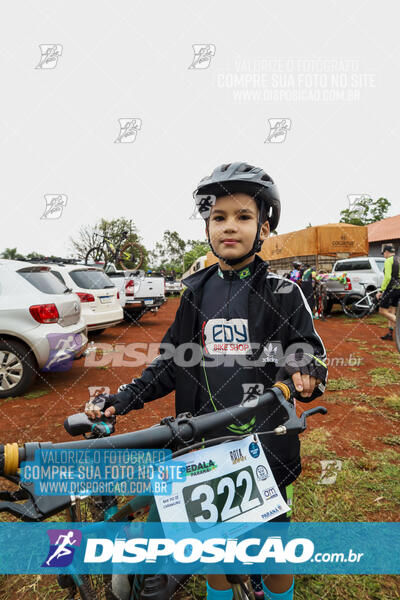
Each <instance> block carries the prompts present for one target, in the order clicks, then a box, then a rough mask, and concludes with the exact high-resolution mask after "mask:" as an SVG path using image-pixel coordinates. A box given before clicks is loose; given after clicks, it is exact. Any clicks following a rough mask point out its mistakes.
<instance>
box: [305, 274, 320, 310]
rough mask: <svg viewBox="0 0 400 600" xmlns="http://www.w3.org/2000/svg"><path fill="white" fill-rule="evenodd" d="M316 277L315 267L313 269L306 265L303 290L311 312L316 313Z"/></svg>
mask: <svg viewBox="0 0 400 600" xmlns="http://www.w3.org/2000/svg"><path fill="white" fill-rule="evenodd" d="M316 275H317V274H316V272H315V268H314V267H311V265H304V271H303V275H302V278H301V289H302V290H303V294H304V295H305V297H306V300H307V302H308V306H309V307H310V309H311V312H314V308H315V295H314V287H315V278H316Z"/></svg>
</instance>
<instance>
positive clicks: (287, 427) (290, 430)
mask: <svg viewBox="0 0 400 600" xmlns="http://www.w3.org/2000/svg"><path fill="white" fill-rule="evenodd" d="M293 411H294V416H293V414H291V415H290V416H289V419H288V420H287V421H285V423H284V424H283V425H279V426H278V427H276V428H275V429H274V433H275V434H276V435H285V434H289V435H297V434H299V433H303V431H305V430H306V429H307V417H310V416H311V415H314V414H316V413H321V414H322V415H326V413H327V412H328V411H327V409H326V408H325V406H316V407H315V408H310V409H309V410H305V411H304V412H302V413H301V415H300V417H298V416H297V415H296V411H295V409H294V407H293Z"/></svg>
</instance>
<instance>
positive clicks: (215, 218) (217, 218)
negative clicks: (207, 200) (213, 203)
mask: <svg viewBox="0 0 400 600" xmlns="http://www.w3.org/2000/svg"><path fill="white" fill-rule="evenodd" d="M223 218H224V217H223V216H221V215H215V217H213V221H222V220H223Z"/></svg>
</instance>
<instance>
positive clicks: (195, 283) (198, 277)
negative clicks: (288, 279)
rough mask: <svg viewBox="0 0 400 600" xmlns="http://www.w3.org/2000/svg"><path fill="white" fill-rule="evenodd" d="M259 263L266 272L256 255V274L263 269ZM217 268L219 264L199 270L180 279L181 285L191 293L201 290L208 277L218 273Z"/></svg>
mask: <svg viewBox="0 0 400 600" xmlns="http://www.w3.org/2000/svg"><path fill="white" fill-rule="evenodd" d="M261 263H263V265H264V268H265V270H266V265H265V262H264V261H263V259H262V258H260V256H258V254H256V255H255V257H254V267H255V271H256V272H257V273H259V272H260V271H262V270H263V268H262V267H260V266H259V265H261ZM218 267H219V264H218V263H215V264H213V265H211V266H210V267H206V268H205V269H201V270H200V271H199V272H198V273H193V275H189V277H185V279H182V283H183V285H185V286H186V287H188V288H189V289H190V290H192V291H193V292H196V291H197V290H198V289H199V288H201V287H202V286H203V285H204V283H205V282H206V281H207V279H209V277H211V276H212V275H213V274H214V273H216V272H217V271H218Z"/></svg>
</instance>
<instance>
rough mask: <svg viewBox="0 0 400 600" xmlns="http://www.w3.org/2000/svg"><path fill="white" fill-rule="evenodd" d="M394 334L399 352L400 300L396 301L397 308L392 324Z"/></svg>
mask: <svg viewBox="0 0 400 600" xmlns="http://www.w3.org/2000/svg"><path fill="white" fill-rule="evenodd" d="M394 334H395V338H396V346H397V350H398V352H400V300H399V302H398V303H397V308H396V324H395V326H394Z"/></svg>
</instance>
